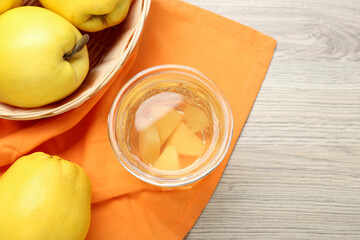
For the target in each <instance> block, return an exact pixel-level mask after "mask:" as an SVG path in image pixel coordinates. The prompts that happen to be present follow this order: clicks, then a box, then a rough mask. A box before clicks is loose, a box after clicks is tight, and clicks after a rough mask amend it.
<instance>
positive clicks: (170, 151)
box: [153, 146, 181, 170]
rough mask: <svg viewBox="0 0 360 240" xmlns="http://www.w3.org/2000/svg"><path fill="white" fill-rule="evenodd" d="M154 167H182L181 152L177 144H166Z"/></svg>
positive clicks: (167, 168)
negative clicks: (179, 152) (177, 148)
mask: <svg viewBox="0 0 360 240" xmlns="http://www.w3.org/2000/svg"><path fill="white" fill-rule="evenodd" d="M153 167H154V168H157V169H161V170H178V169H180V168H181V167H180V162H179V154H178V152H177V150H176V147H175V146H166V148H165V150H164V151H163V152H162V153H161V155H160V157H159V158H158V159H157V160H156V162H155V163H154V164H153Z"/></svg>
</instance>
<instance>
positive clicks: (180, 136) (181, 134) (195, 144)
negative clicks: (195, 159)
mask: <svg viewBox="0 0 360 240" xmlns="http://www.w3.org/2000/svg"><path fill="white" fill-rule="evenodd" d="M167 145H168V146H175V147H176V149H177V150H178V152H179V154H180V155H187V156H200V155H201V154H202V153H203V152H204V150H205V144H204V143H203V142H202V141H201V140H200V138H199V137H198V136H196V135H195V134H194V133H193V132H192V131H191V130H190V129H189V128H188V127H187V126H186V125H185V124H184V123H180V125H179V126H178V127H177V128H176V129H175V131H174V132H173V133H172V134H171V136H170V138H169V140H168V143H167Z"/></svg>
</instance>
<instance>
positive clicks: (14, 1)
mask: <svg viewBox="0 0 360 240" xmlns="http://www.w3.org/2000/svg"><path fill="white" fill-rule="evenodd" d="M22 2H23V0H0V14H2V13H4V12H6V11H7V10H9V9H11V8H15V7H19V6H21V4H22Z"/></svg>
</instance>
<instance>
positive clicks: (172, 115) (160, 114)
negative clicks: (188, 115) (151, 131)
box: [151, 106, 182, 145]
mask: <svg viewBox="0 0 360 240" xmlns="http://www.w3.org/2000/svg"><path fill="white" fill-rule="evenodd" d="M151 116H152V118H153V121H154V122H155V126H156V129H157V130H158V132H159V136H160V143H161V145H162V144H163V143H164V142H165V141H166V140H167V139H168V137H169V136H170V134H171V133H172V132H173V131H174V130H175V128H176V127H177V126H179V124H180V121H181V117H182V116H181V114H180V113H178V112H177V111H176V110H174V109H173V108H171V107H167V106H154V107H153V108H152V109H151Z"/></svg>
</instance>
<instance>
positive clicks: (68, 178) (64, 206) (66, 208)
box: [0, 152, 91, 240]
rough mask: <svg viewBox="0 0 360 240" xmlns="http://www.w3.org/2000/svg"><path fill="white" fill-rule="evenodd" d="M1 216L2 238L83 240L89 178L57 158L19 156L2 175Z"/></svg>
mask: <svg viewBox="0 0 360 240" xmlns="http://www.w3.org/2000/svg"><path fill="white" fill-rule="evenodd" d="M0 216H1V217H0V229H1V231H0V239H1V240H50V239H51V240H83V239H85V237H86V234H87V232H88V229H89V226H90V216H91V183H90V180H89V178H88V176H87V175H86V173H85V172H84V170H83V169H82V168H81V167H80V166H78V165H77V164H75V163H72V162H70V161H67V160H64V159H61V158H60V157H57V156H50V155H48V154H45V153H42V152H36V153H33V154H30V155H27V156H24V157H21V158H19V159H18V160H17V161H15V163H14V164H13V165H12V166H11V167H10V168H9V169H8V170H7V171H6V172H5V173H4V175H3V176H2V177H1V178H0Z"/></svg>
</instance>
